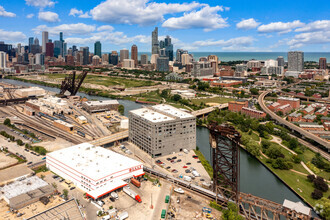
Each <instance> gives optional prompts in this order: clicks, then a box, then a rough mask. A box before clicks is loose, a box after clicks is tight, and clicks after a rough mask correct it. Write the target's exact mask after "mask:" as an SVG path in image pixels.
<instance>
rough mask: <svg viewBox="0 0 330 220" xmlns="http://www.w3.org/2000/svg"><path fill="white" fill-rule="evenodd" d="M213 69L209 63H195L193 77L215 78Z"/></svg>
mask: <svg viewBox="0 0 330 220" xmlns="http://www.w3.org/2000/svg"><path fill="white" fill-rule="evenodd" d="M213 74H214V72H213V68H212V66H211V63H210V62H209V61H202V62H193V68H192V71H191V75H193V76H194V77H205V76H213Z"/></svg>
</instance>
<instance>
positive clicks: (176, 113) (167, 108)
mask: <svg viewBox="0 0 330 220" xmlns="http://www.w3.org/2000/svg"><path fill="white" fill-rule="evenodd" d="M152 108H153V109H155V110H157V111H160V112H164V113H165V114H168V115H172V116H173V117H178V118H181V119H182V118H191V117H194V116H193V115H191V114H189V113H187V112H184V111H181V110H179V109H177V108H175V107H173V106H171V105H165V104H160V105H154V106H152Z"/></svg>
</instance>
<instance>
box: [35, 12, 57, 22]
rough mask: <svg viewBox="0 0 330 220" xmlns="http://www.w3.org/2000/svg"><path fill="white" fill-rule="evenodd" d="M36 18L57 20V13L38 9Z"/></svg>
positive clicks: (47, 20)
mask: <svg viewBox="0 0 330 220" xmlns="http://www.w3.org/2000/svg"><path fill="white" fill-rule="evenodd" d="M38 18H39V19H40V20H42V21H46V22H49V23H54V22H59V21H60V19H59V17H58V14H57V13H55V12H51V11H40V12H39V15H38Z"/></svg>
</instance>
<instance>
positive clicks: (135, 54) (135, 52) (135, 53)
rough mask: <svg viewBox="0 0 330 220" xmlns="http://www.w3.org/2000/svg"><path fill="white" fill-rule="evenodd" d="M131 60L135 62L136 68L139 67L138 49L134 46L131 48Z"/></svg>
mask: <svg viewBox="0 0 330 220" xmlns="http://www.w3.org/2000/svg"><path fill="white" fill-rule="evenodd" d="M131 59H132V60H134V66H135V67H137V66H138V64H139V63H138V62H139V61H138V47H137V46H136V45H135V44H133V45H132V48H131Z"/></svg>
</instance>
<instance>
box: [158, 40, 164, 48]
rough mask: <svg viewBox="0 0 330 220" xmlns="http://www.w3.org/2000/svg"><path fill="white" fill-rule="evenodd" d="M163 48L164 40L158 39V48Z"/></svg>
mask: <svg viewBox="0 0 330 220" xmlns="http://www.w3.org/2000/svg"><path fill="white" fill-rule="evenodd" d="M163 48H165V41H163V40H160V41H159V49H163Z"/></svg>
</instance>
